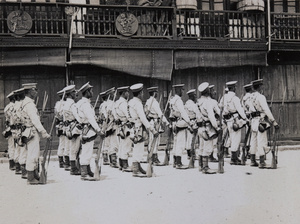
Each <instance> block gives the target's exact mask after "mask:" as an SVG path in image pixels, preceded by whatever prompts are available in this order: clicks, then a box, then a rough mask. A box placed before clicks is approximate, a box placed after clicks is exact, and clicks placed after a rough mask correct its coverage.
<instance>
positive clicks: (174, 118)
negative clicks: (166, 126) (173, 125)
mask: <svg viewBox="0 0 300 224" xmlns="http://www.w3.org/2000/svg"><path fill="white" fill-rule="evenodd" d="M169 119H170V121H171V122H175V121H177V117H171V116H170V117H169Z"/></svg>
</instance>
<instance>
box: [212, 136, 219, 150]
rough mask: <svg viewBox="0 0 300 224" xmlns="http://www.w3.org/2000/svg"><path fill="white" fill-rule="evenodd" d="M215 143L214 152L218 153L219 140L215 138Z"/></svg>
mask: <svg viewBox="0 0 300 224" xmlns="http://www.w3.org/2000/svg"><path fill="white" fill-rule="evenodd" d="M212 141H213V151H217V150H218V148H217V147H218V138H215V139H213V140H212Z"/></svg>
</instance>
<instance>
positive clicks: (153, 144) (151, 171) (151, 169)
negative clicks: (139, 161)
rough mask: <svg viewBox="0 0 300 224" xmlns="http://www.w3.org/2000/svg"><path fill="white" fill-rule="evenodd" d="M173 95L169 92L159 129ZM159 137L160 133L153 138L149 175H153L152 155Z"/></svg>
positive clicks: (148, 168)
mask: <svg viewBox="0 0 300 224" xmlns="http://www.w3.org/2000/svg"><path fill="white" fill-rule="evenodd" d="M171 95H172V91H170V93H169V97H168V101H167V104H166V106H165V109H164V112H163V114H162V115H161V117H160V120H159V123H158V126H157V130H159V128H160V126H161V124H162V119H163V116H164V115H165V113H166V111H167V108H168V105H169V102H170V99H171ZM157 139H158V135H157V136H154V138H153V140H152V144H151V148H150V152H149V158H150V159H149V162H148V167H147V172H146V175H147V177H152V175H153V166H152V159H151V158H152V155H153V151H154V147H155V145H156V144H157Z"/></svg>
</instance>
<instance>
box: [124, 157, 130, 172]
mask: <svg viewBox="0 0 300 224" xmlns="http://www.w3.org/2000/svg"><path fill="white" fill-rule="evenodd" d="M122 164H123V169H122V171H124V172H132V168H131V167H129V165H128V160H127V159H123V160H122Z"/></svg>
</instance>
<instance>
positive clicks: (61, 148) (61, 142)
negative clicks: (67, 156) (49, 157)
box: [57, 135, 67, 156]
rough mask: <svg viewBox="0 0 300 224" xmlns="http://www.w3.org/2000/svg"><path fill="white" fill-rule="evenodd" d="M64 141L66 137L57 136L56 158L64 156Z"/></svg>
mask: <svg viewBox="0 0 300 224" xmlns="http://www.w3.org/2000/svg"><path fill="white" fill-rule="evenodd" d="M66 139H67V137H66V136H64V135H61V136H59V143H58V149H57V155H58V156H64V151H65V144H66Z"/></svg>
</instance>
